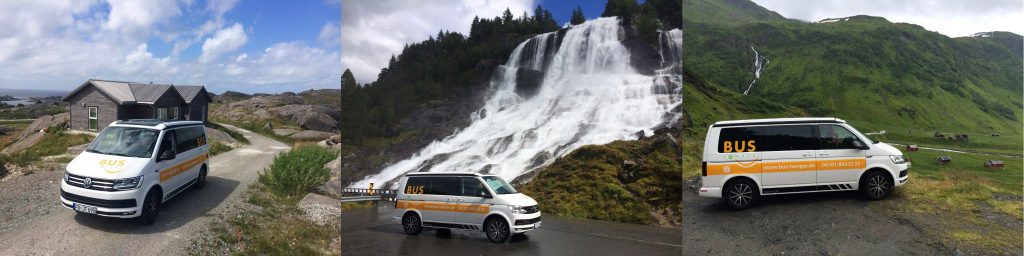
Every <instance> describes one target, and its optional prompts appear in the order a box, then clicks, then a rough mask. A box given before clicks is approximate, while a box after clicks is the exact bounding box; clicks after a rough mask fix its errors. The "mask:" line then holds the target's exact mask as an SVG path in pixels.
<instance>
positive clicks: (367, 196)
mask: <svg viewBox="0 0 1024 256" xmlns="http://www.w3.org/2000/svg"><path fill="white" fill-rule="evenodd" d="M397 195H398V191H396V190H391V189H366V188H343V189H341V202H343V203H344V202H362V201H376V200H380V201H388V202H394V201H395V198H396V197H397Z"/></svg>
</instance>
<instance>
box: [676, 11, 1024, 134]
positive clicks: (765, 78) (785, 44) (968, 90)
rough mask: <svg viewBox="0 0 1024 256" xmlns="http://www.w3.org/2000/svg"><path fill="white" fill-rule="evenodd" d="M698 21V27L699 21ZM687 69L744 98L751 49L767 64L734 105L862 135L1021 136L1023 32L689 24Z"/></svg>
mask: <svg viewBox="0 0 1024 256" xmlns="http://www.w3.org/2000/svg"><path fill="white" fill-rule="evenodd" d="M696 21H697V22H700V20H696ZM684 30H685V31H687V33H686V35H687V38H686V44H685V45H684V47H685V49H684V51H685V52H686V53H687V54H686V56H685V58H684V67H685V69H687V70H689V71H690V72H691V73H694V74H700V75H701V77H702V78H703V79H706V80H708V81H709V82H710V83H714V84H718V85H721V86H722V87H725V88H727V89H730V90H733V91H736V92H742V91H744V90H745V89H746V88H747V87H748V86H749V85H750V82H751V81H752V80H753V79H754V75H753V70H754V52H753V50H752V49H751V47H753V48H754V49H756V50H757V51H758V52H759V53H760V54H761V55H763V56H765V57H767V59H768V61H769V64H768V65H767V66H766V67H765V68H764V69H763V71H762V75H761V78H760V79H758V81H757V83H756V84H755V85H754V87H753V88H752V89H751V90H750V95H749V96H745V97H741V98H740V100H754V98H760V99H757V100H762V99H763V100H767V101H769V102H777V103H781V104H786V105H791V106H796V107H798V108H800V109H803V110H805V111H806V112H807V113H808V114H809V115H812V116H837V117H840V118H844V119H847V120H849V121H853V122H855V123H858V124H860V125H861V128H862V129H864V130H874V129H879V130H882V129H888V130H893V129H897V128H902V129H921V130H927V131H943V132H964V133H967V132H976V133H1012V134H1019V133H1020V132H1021V131H1020V120H1021V119H1020V118H1021V117H1022V113H1021V112H1022V111H1021V107H1022V106H1024V105H1022V100H1021V97H1020V95H1021V93H1022V87H1021V84H1022V79H1021V76H1022V69H1021V67H1022V62H1021V54H1020V50H1019V48H1017V49H1016V50H1011V48H1010V47H1009V46H1012V45H1014V44H1017V45H1019V44H1020V42H1021V41H1022V39H1021V36H1020V35H1012V34H1011V35H1007V34H1005V33H1000V37H986V38H981V37H972V38H949V37H946V36H944V35H941V34H938V33H935V32H931V31H928V30H925V29H924V28H922V27H920V26H917V25H912V24H903V23H891V22H889V21H887V20H885V19H884V18H879V17H869V16H855V17H850V18H849V19H847V20H845V21H837V22H830V23H801V22H768V23H749V24H741V25H734V26H730V25H721V24H702V23H692V22H691V23H686V24H684Z"/></svg>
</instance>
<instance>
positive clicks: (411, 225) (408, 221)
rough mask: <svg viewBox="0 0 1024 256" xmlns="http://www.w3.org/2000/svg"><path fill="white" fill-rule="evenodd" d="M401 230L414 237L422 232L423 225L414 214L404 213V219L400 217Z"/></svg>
mask: <svg viewBox="0 0 1024 256" xmlns="http://www.w3.org/2000/svg"><path fill="white" fill-rule="evenodd" d="M402 229H404V230H405V233H406V234H409V235H414V236H415V235H417V234H419V233H420V232H421V231H423V223H422V222H420V216H419V215H416V214H415V213H406V214H405V217H402Z"/></svg>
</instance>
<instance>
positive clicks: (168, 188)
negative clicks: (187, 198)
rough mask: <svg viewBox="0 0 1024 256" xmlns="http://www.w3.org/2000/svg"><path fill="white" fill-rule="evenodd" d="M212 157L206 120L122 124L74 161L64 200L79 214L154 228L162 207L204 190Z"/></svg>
mask: <svg viewBox="0 0 1024 256" xmlns="http://www.w3.org/2000/svg"><path fill="white" fill-rule="evenodd" d="M208 158H209V148H208V146H207V145H206V130H205V129H204V128H203V122H199V121H161V120H150V119H139V120H127V121H116V122H113V123H111V124H110V126H107V128H105V129H103V131H102V132H100V133H99V135H98V136H96V139H95V140H94V141H93V142H92V143H90V144H89V147H87V148H86V149H85V151H84V152H82V153H81V154H79V155H78V156H77V157H75V159H74V160H71V162H70V163H68V165H67V168H66V170H65V172H64V179H63V181H62V182H61V184H60V201H61V204H63V205H64V206H65V207H67V208H70V209H72V210H74V211H75V212H77V213H88V214H95V215H100V216H106V217H117V218H138V219H139V220H140V221H141V222H142V223H144V224H147V225H148V224H153V222H154V221H156V217H157V213H159V207H160V204H162V203H163V202H165V201H167V200H168V199H170V198H171V197H174V196H175V195H178V194H179V193H181V192H182V191H184V190H185V189H187V188H189V187H193V188H197V189H198V188H202V187H203V185H204V184H205V183H206V174H207V172H208V171H209V167H208V166H209V165H208V162H207V159H208Z"/></svg>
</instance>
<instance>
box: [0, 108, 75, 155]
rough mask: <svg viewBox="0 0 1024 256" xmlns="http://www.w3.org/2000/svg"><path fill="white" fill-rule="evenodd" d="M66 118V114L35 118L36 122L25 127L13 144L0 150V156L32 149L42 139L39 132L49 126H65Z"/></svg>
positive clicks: (41, 133)
mask: <svg viewBox="0 0 1024 256" xmlns="http://www.w3.org/2000/svg"><path fill="white" fill-rule="evenodd" d="M68 118H69V115H68V113H61V114H56V115H53V116H41V117H39V118H36V120H35V121H33V122H32V123H31V124H29V125H28V127H25V130H22V131H21V134H20V135H18V138H17V139H16V140H15V141H14V143H11V144H10V145H7V147H4V148H3V149H2V150H0V154H10V153H14V152H18V151H22V150H24V149H26V148H29V147H32V145H35V144H36V143H39V141H40V140H42V139H43V134H44V133H43V132H41V131H42V130H44V129H47V128H49V127H50V126H61V125H67V122H68Z"/></svg>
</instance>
